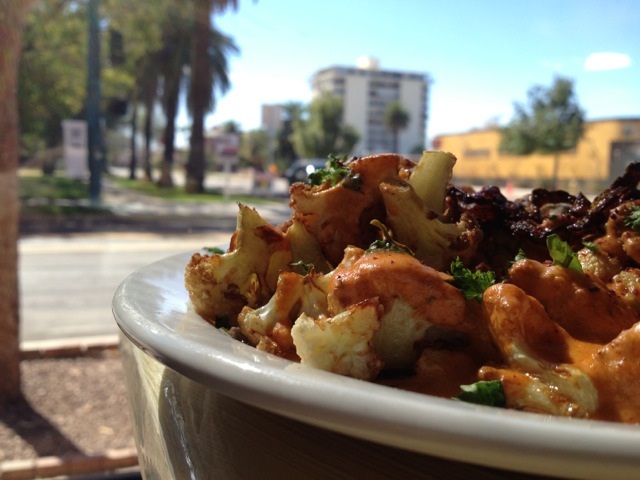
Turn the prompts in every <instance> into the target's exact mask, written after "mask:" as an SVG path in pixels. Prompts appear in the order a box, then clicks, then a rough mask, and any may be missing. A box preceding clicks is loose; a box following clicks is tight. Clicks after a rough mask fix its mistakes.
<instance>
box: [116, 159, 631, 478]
mask: <svg viewBox="0 0 640 480" xmlns="http://www.w3.org/2000/svg"><path fill="white" fill-rule="evenodd" d="M454 164H455V157H454V156H453V155H451V154H448V153H444V152H425V154H424V155H423V157H422V158H421V159H420V161H419V162H416V163H414V162H412V161H410V160H408V159H405V158H403V157H401V156H399V155H377V156H371V157H363V158H359V159H352V160H346V159H338V158H334V157H331V158H330V159H329V161H328V162H327V168H326V169H324V170H321V171H319V172H317V174H316V175H314V176H312V177H311V179H310V180H311V183H310V184H302V183H299V184H294V185H293V186H292V188H291V200H290V205H291V208H292V214H291V219H290V220H289V221H288V222H286V223H285V224H283V225H278V226H274V225H270V224H268V223H267V222H266V221H264V220H263V219H262V218H261V217H260V215H259V213H258V212H257V211H256V210H254V209H252V208H249V207H246V206H244V205H239V213H238V222H237V229H236V231H235V233H234V234H233V236H232V238H231V239H230V243H229V245H228V247H225V248H223V249H212V250H206V251H205V250H203V251H201V252H195V253H192V252H188V253H185V254H181V255H177V256H174V257H171V258H168V259H165V260H162V261H160V262H157V263H154V264H152V265H149V266H147V267H144V268H143V269H141V270H139V271H137V272H135V273H133V274H132V275H131V276H130V277H128V278H127V279H126V280H125V281H124V282H123V283H122V285H121V286H120V287H119V288H118V291H117V292H116V295H115V298H114V302H113V309H114V315H115V318H116V321H117V322H118V324H119V326H120V328H121V330H122V331H123V333H124V334H125V335H126V336H127V337H128V338H129V339H130V340H131V341H132V342H133V343H134V344H135V345H137V346H138V347H139V348H141V349H142V350H144V351H145V352H147V353H149V354H150V355H151V356H153V357H155V358H157V359H158V360H159V361H160V362H161V363H163V364H164V365H166V366H168V367H170V368H171V369H173V370H175V371H177V372H179V373H181V374H183V375H185V376H187V377H189V378H191V379H193V380H195V381H197V382H199V383H201V384H204V385H206V386H208V387H210V388H212V389H215V390H216V391H218V392H220V393H222V394H224V395H227V396H229V397H232V398H234V399H237V400H239V401H241V402H245V403H248V404H250V405H254V406H256V407H259V408H261V409H264V410H266V411H270V412H273V413H277V414H279V415H283V416H286V417H289V418H292V419H295V420H298V421H302V422H305V423H308V424H311V425H314V426H318V427H321V428H324V429H328V430H331V431H335V432H339V433H343V434H347V435H351V436H353V437H356V438H360V439H365V440H370V441H373V442H377V443H381V444H384V445H388V446H391V447H395V448H400V449H405V450H409V451H412V452H417V453H422V454H428V455H434V456H439V457H442V458H447V459H451V460H458V461H463V462H467V463H473V464H477V465H483V466H490V467H497V468H502V469H507V470H513V471H520V472H527V473H534V474H546V475H553V476H558V477H566V478H602V477H607V478H633V477H637V476H638V473H637V472H638V471H640V470H639V469H640V425H639V423H640V382H637V378H638V374H640V361H639V360H640V313H639V311H640V308H639V305H640V301H639V300H640V293H638V291H639V289H638V286H640V269H639V268H638V265H639V263H638V261H639V260H640V250H638V251H637V247H636V244H638V242H639V241H640V233H637V232H638V231H640V195H639V194H638V190H637V184H638V180H639V179H640V166H637V165H631V166H629V168H628V169H627V172H626V173H625V175H624V176H623V177H621V178H619V179H617V180H616V181H615V182H614V183H613V184H612V185H611V186H610V187H609V188H608V189H606V190H605V191H603V192H602V193H601V194H600V195H598V196H596V197H595V198H594V199H593V200H589V199H587V198H586V197H584V196H582V195H577V196H573V195H570V194H568V193H566V192H562V191H548V190H542V189H537V190H533V191H532V192H531V194H530V195H528V196H527V197H525V198H523V199H520V200H516V201H509V200H507V199H506V198H505V197H504V196H503V195H502V194H501V193H500V191H499V189H497V188H495V187H487V188H483V189H479V190H472V189H469V188H460V187H456V186H454V185H452V184H451V178H452V171H453V166H454ZM636 222H637V223H638V226H637V227H636ZM636 228H637V229H638V230H636Z"/></svg>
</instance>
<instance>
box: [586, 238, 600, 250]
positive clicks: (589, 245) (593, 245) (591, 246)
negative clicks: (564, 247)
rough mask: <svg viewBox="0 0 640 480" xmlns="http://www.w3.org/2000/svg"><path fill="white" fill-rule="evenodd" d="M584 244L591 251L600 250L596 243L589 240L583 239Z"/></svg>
mask: <svg viewBox="0 0 640 480" xmlns="http://www.w3.org/2000/svg"><path fill="white" fill-rule="evenodd" d="M582 245H584V246H585V248H587V249H589V251H591V252H597V251H598V245H596V244H595V243H593V242H587V241H586V240H583V241H582Z"/></svg>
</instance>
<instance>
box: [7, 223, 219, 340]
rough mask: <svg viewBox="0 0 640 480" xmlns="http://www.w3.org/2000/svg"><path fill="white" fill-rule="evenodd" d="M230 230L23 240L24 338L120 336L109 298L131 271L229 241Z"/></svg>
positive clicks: (21, 283)
mask: <svg viewBox="0 0 640 480" xmlns="http://www.w3.org/2000/svg"><path fill="white" fill-rule="evenodd" d="M230 235H231V232H212V233H206V234H197V235H180V236H165V235H158V234H146V233H118V234H99V235H97V234H76V235H69V236H64V237H61V236H39V237H27V238H23V239H21V240H20V242H19V254H20V263H19V276H20V277H19V278H20V301H21V319H20V339H21V342H33V341H43V340H56V339H66V340H69V339H74V338H79V337H100V336H110V335H114V336H115V335H117V333H118V327H117V325H116V323H115V321H114V319H113V315H112V313H111V300H112V298H113V294H114V293H115V290H116V288H117V287H118V285H119V284H120V283H121V282H122V281H123V280H124V279H125V278H126V277H127V276H128V275H129V274H131V273H132V272H134V271H135V270H137V269H139V268H140V267H142V266H144V265H147V264H149V263H152V262H155V261H157V260H161V259H163V258H166V257H168V256H171V255H175V254H178V253H183V252H195V251H197V250H200V249H201V248H202V247H205V246H215V245H225V244H227V243H228V241H229V238H230Z"/></svg>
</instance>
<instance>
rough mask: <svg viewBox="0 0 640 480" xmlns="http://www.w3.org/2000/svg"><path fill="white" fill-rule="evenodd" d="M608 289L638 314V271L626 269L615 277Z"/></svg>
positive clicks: (639, 275) (639, 296) (639, 289)
mask: <svg viewBox="0 0 640 480" xmlns="http://www.w3.org/2000/svg"><path fill="white" fill-rule="evenodd" d="M608 287H609V288H610V289H611V290H612V291H613V292H615V294H616V295H617V296H618V298H619V299H620V301H621V302H624V303H625V304H627V305H629V306H630V307H632V308H633V309H634V310H636V311H637V312H639V313H640V269H638V268H626V269H624V270H623V271H621V272H620V273H618V274H617V275H615V276H614V277H613V278H612V279H611V282H609V284H608Z"/></svg>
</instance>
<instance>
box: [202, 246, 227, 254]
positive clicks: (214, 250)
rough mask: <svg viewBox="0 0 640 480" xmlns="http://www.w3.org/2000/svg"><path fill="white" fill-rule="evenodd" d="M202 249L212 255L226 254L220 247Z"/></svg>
mask: <svg viewBox="0 0 640 480" xmlns="http://www.w3.org/2000/svg"><path fill="white" fill-rule="evenodd" d="M202 249H203V250H204V251H205V252H207V253H209V254H211V255H214V254H218V255H222V254H223V253H225V252H224V250H222V249H221V248H218V247H202Z"/></svg>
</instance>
